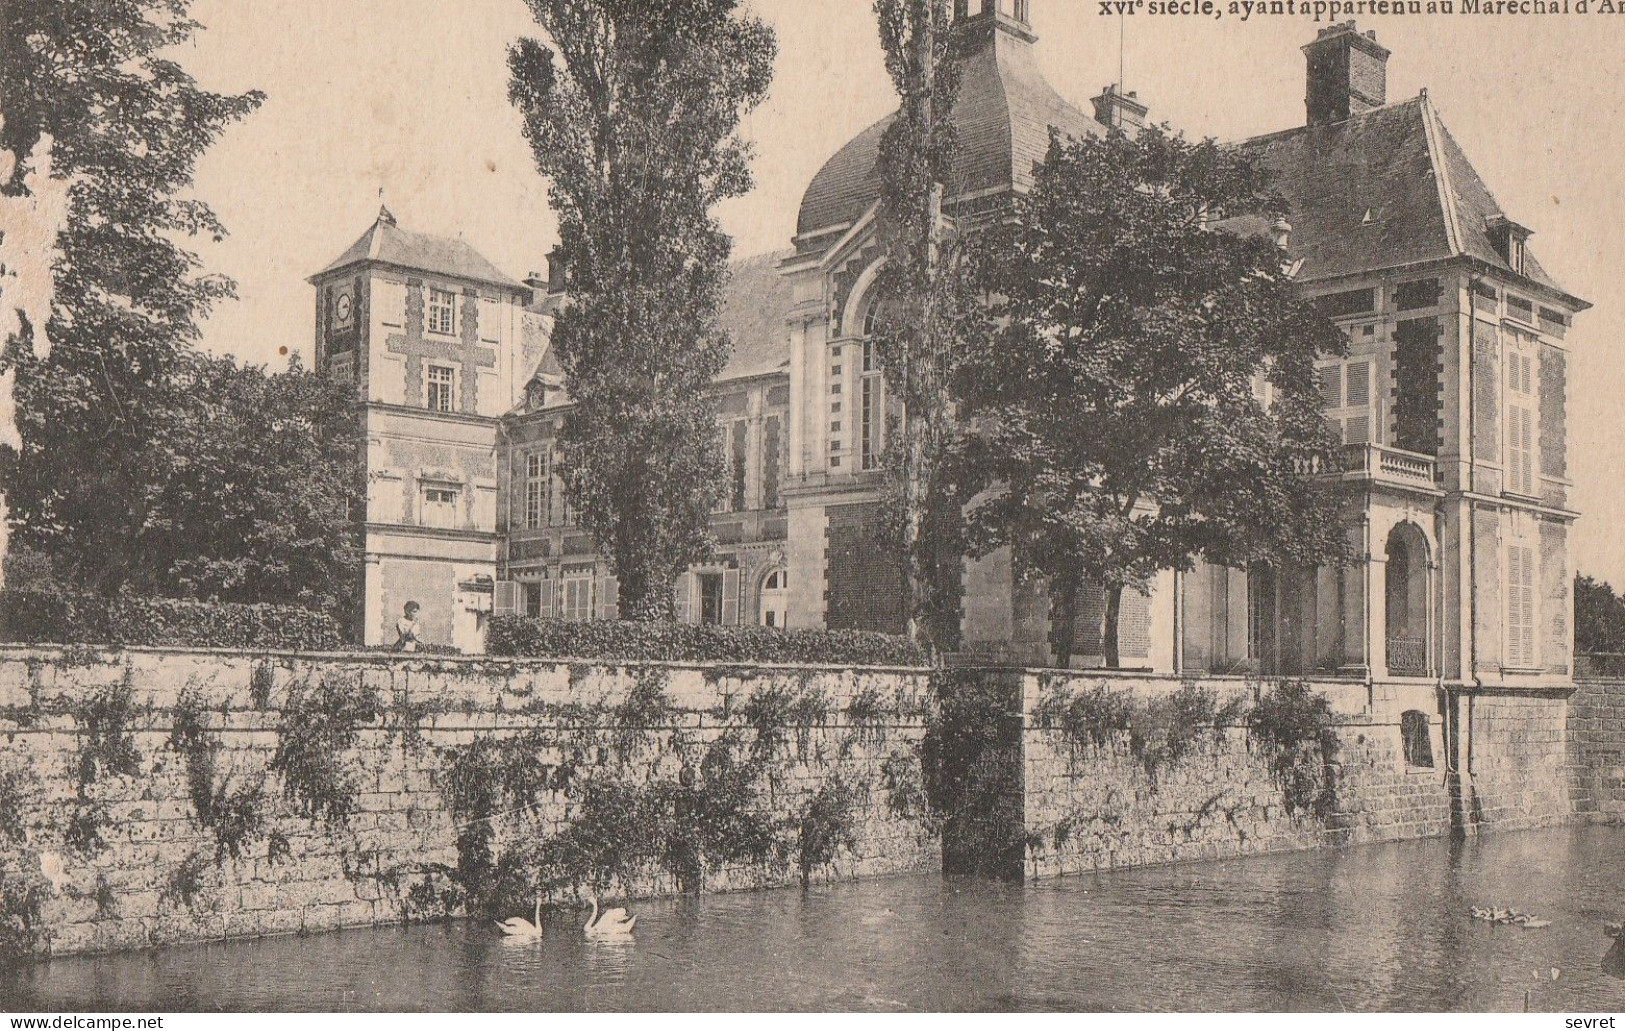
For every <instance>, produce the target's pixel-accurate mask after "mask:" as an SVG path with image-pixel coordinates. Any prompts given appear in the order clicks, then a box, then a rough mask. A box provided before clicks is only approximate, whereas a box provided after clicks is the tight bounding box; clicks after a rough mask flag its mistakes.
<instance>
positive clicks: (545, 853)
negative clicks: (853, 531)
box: [409, 670, 926, 912]
mask: <svg viewBox="0 0 1625 1031" xmlns="http://www.w3.org/2000/svg"><path fill="white" fill-rule="evenodd" d="M654 673H656V674H658V676H656V675H651V674H650V673H649V672H648V671H645V672H644V673H643V674H640V675H639V677H638V678H637V680H636V681H635V683H634V684H633V685H632V687H631V689H630V690H629V691H628V692H627V694H626V696H625V697H624V698H623V699H622V700H621V701H620V702H619V703H618V704H613V705H610V704H600V705H581V704H571V705H558V704H556V703H555V704H551V705H543V704H541V703H538V704H537V706H536V707H535V710H534V711H536V712H538V713H539V714H544V715H545V716H546V717H547V719H548V722H549V724H550V726H549V727H548V728H547V729H539V730H530V731H524V732H518V733H511V734H508V735H506V736H497V735H492V736H489V737H481V738H479V739H477V740H475V741H473V742H471V743H468V744H465V745H461V746H458V747H455V748H449V749H445V750H443V751H442V753H441V755H442V761H443V773H442V775H441V777H440V778H439V781H438V783H439V785H440V790H441V794H442V796H443V797H444V799H445V800H446V805H447V809H448V810H449V811H450V812H451V813H452V815H453V819H454V820H455V821H456V824H457V848H458V866H457V869H456V870H455V871H452V875H453V879H454V880H455V882H456V883H457V885H458V886H459V888H460V890H461V891H463V892H464V893H465V894H466V902H467V905H468V908H469V910H470V911H473V912H495V911H500V910H505V909H511V908H514V907H519V908H523V906H525V905H527V904H528V903H529V901H530V899H532V898H533V897H535V895H537V894H538V893H540V894H542V895H544V896H547V897H549V898H557V897H559V896H560V895H561V894H563V895H569V894H571V893H573V892H574V891H576V890H578V889H579V888H580V887H582V886H586V887H589V888H591V889H592V890H593V891H595V892H598V893H614V892H617V891H628V892H629V891H631V890H634V889H635V888H637V887H638V886H640V885H643V884H647V883H650V882H651V881H653V882H657V883H658V882H661V881H664V882H666V883H669V884H670V885H672V886H673V887H674V888H676V889H677V890H679V891H685V892H687V891H698V890H699V888H700V887H701V885H702V884H703V883H706V882H707V881H708V880H713V879H715V878H716V877H718V876H722V875H724V873H725V872H726V871H757V872H758V873H760V874H763V875H766V876H770V877H778V876H783V875H784V874H785V873H787V872H789V871H790V870H799V872H800V874H801V877H802V879H803V881H804V882H806V881H810V879H811V878H812V877H813V876H814V875H815V874H817V873H819V872H820V871H824V870H827V869H830V868H832V867H833V866H835V865H836V864H837V863H838V862H839V858H840V856H841V855H843V854H845V853H848V852H851V851H852V850H853V849H855V848H856V846H857V841H858V828H859V822H858V821H859V816H860V814H861V812H862V811H863V808H864V806H866V805H867V795H866V793H865V792H863V791H861V790H860V789H859V788H858V787H856V786H854V785H853V784H851V783H849V782H848V781H846V780H845V779H843V778H841V777H838V776H837V777H830V778H827V779H825V780H824V782H823V783H822V785H821V786H820V787H819V788H818V790H816V791H812V792H810V793H807V792H805V791H798V792H797V793H796V794H794V795H791V796H789V797H788V798H782V799H781V798H780V797H779V795H780V794H781V793H782V792H784V791H787V790H792V785H793V783H794V782H793V781H792V780H791V778H790V777H789V776H788V770H789V769H790V766H791V765H792V764H794V763H797V762H800V763H812V762H822V761H823V749H822V745H820V746H818V747H817V748H814V747H813V742H812V738H813V735H814V734H815V732H816V731H817V730H818V728H820V727H824V726H829V725H831V722H832V717H833V715H834V712H835V708H834V706H833V704H832V703H831V701H830V699H829V697H828V695H827V694H826V693H825V691H824V690H823V688H822V687H821V686H820V685H819V684H818V683H816V682H813V681H810V680H806V681H803V682H801V683H800V684H799V685H796V684H786V683H784V682H782V681H775V682H773V683H770V684H767V685H765V686H763V687H761V688H759V689H758V690H756V691H754V692H752V693H751V694H750V695H748V696H747V697H745V698H744V699H743V700H742V701H740V702H738V703H737V704H731V703H729V702H726V701H725V703H724V704H723V705H721V706H719V707H718V708H716V709H714V710H710V711H708V712H706V713H701V714H688V713H684V712H682V711H680V710H678V709H677V708H676V706H675V705H674V703H673V702H672V700H671V698H670V697H669V696H668V695H667V694H666V691H665V673H664V671H660V670H656V671H654ZM724 697H725V699H726V698H727V697H728V696H727V695H725V696H724ZM871 703H872V704H874V705H875V707H876V711H877V712H878V710H879V699H878V694H877V696H876V697H875V698H873V699H871V700H870V702H866V703H864V704H871ZM860 714H861V708H860ZM695 715H698V716H700V717H701V718H702V719H703V720H704V721H705V722H706V725H707V726H710V727H715V728H716V730H715V731H714V732H712V733H709V734H705V735H703V738H704V739H703V740H702V734H700V733H699V732H697V731H696V730H695V728H694V727H693V726H691V725H690V724H689V723H688V722H687V721H688V720H691V719H694V717H695ZM856 733H858V732H857V731H849V736H855V735H856ZM842 748H843V751H846V750H848V749H849V748H850V746H849V745H844V744H843V746H842ZM911 762H912V763H913V764H914V765H916V766H917V759H915V758H914V757H912V756H909V755H907V754H906V753H898V754H897V755H895V756H893V757H892V758H891V761H890V765H889V766H887V769H888V770H889V771H890V773H889V775H888V776H889V780H888V785H887V791H888V795H889V806H890V808H891V810H892V812H893V814H894V815H899V816H900V815H902V814H903V813H905V812H907V813H917V812H920V811H921V810H923V809H924V808H925V805H926V803H925V801H924V788H923V785H922V784H921V782H920V778H919V775H918V771H917V770H916V771H915V772H914V774H913V777H912V779H910V777H909V774H908V772H907V770H906V767H907V766H908V765H909V764H910V763H911ZM561 796H562V797H561ZM560 805H562V806H563V807H564V808H565V810H566V813H567V819H565V820H562V821H559V822H557V823H552V822H549V821H548V820H547V819H545V818H544V815H545V814H546V813H552V812H556V811H557V809H556V807H558V806H560ZM414 890H415V891H416V895H415V896H411V893H410V892H409V896H410V897H415V898H416V899H417V903H415V904H420V905H421V906H422V907H423V908H425V909H428V908H430V907H431V906H432V905H433V904H435V903H436V902H437V901H438V897H437V896H436V895H435V891H434V889H432V888H430V887H417V888H415V889H414ZM409 901H410V898H409Z"/></svg>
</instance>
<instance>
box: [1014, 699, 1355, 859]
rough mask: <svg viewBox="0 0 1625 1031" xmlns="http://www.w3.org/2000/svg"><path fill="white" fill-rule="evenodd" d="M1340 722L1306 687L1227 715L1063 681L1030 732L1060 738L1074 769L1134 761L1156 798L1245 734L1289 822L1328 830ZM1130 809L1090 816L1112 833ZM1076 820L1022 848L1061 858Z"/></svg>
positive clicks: (1121, 803)
mask: <svg viewBox="0 0 1625 1031" xmlns="http://www.w3.org/2000/svg"><path fill="white" fill-rule="evenodd" d="M1334 724H1335V720H1334V717H1333V714H1332V711H1331V705H1330V703H1329V702H1328V701H1327V699H1326V698H1325V697H1324V696H1323V695H1320V694H1318V693H1317V692H1315V691H1314V690H1313V689H1312V688H1310V686H1309V685H1308V684H1307V683H1304V682H1302V681H1292V680H1283V681H1280V682H1279V683H1277V684H1275V685H1273V686H1272V687H1271V688H1270V689H1269V690H1267V691H1258V692H1257V693H1256V698H1255V699H1253V700H1251V703H1250V704H1249V700H1248V699H1246V698H1243V697H1237V698H1232V699H1231V700H1230V701H1229V702H1226V703H1225V704H1223V705H1221V704H1219V702H1218V698H1217V695H1216V694H1215V693H1214V692H1212V691H1210V690H1208V689H1206V688H1203V687H1201V686H1199V685H1197V684H1194V683H1190V682H1187V683H1184V684H1182V685H1181V686H1180V688H1179V689H1178V690H1177V691H1175V692H1173V693H1172V694H1169V695H1164V696H1160V697H1156V698H1150V699H1146V698H1136V697H1134V696H1133V695H1131V694H1129V693H1128V692H1123V691H1113V690H1111V689H1109V688H1108V687H1107V686H1105V685H1097V686H1096V687H1094V688H1093V689H1090V690H1087V691H1074V690H1072V689H1071V688H1070V687H1068V686H1066V684H1065V683H1064V678H1060V677H1052V678H1049V680H1048V681H1047V683H1046V684H1045V688H1044V694H1043V697H1042V699H1041V701H1040V702H1039V704H1038V705H1037V706H1036V707H1035V708H1034V710H1033V725H1034V726H1035V727H1036V728H1037V729H1040V730H1047V731H1055V732H1058V733H1059V734H1060V736H1061V738H1062V739H1063V740H1064V741H1066V742H1067V744H1068V746H1069V763H1070V765H1072V766H1073V767H1074V768H1076V767H1077V766H1079V765H1080V764H1081V763H1083V762H1084V761H1087V760H1090V759H1096V758H1102V757H1110V756H1114V755H1127V756H1129V757H1131V758H1133V759H1134V760H1135V761H1136V762H1138V763H1139V765H1140V766H1141V768H1142V769H1143V770H1144V772H1145V774H1146V777H1147V779H1148V781H1149V787H1150V790H1151V792H1152V793H1155V792H1156V791H1157V790H1158V785H1159V781H1160V780H1162V779H1163V778H1165V777H1167V776H1168V775H1169V774H1170V773H1171V772H1173V771H1175V770H1178V769H1181V768H1186V767H1188V766H1189V764H1190V763H1192V762H1194V761H1198V758H1199V757H1202V756H1207V757H1210V758H1211V757H1216V756H1218V755H1220V754H1223V753H1224V752H1225V751H1226V750H1227V749H1228V748H1230V747H1232V745H1231V744H1230V738H1229V735H1228V734H1227V730H1229V729H1231V728H1243V729H1244V730H1245V731H1246V738H1245V740H1246V742H1247V744H1248V747H1249V749H1250V750H1252V751H1254V752H1256V753H1257V754H1258V755H1260V756H1261V758H1262V759H1263V761H1264V764H1265V766H1266V767H1267V769H1268V770H1269V774H1270V776H1271V778H1272V779H1273V780H1274V782H1275V784H1276V786H1277V787H1278V789H1279V790H1280V792H1281V800H1282V805H1283V807H1284V808H1285V809H1286V811H1287V813H1288V814H1290V815H1292V816H1305V817H1308V818H1310V819H1313V820H1316V821H1320V822H1323V823H1324V822H1326V821H1328V820H1330V819H1331V818H1332V817H1333V815H1334V814H1335V813H1336V812H1337V810H1338V807H1339V804H1338V797H1337V761H1336V759H1337V751H1338V739H1337V735H1336V732H1335V730H1334ZM1218 802H1219V796H1215V797H1214V798H1211V799H1209V800H1208V802H1207V804H1206V805H1204V806H1203V807H1201V809H1202V811H1201V812H1199V813H1198V814H1197V815H1198V818H1200V817H1202V816H1205V815H1206V814H1207V812H1208V811H1211V810H1212V809H1214V808H1215V807H1217V805H1218ZM1130 803H1131V800H1129V799H1119V800H1118V801H1117V804H1115V805H1113V804H1108V805H1105V806H1097V807H1096V811H1095V812H1093V813H1092V814H1091V815H1092V816H1093V817H1095V818H1098V819H1101V820H1104V821H1105V822H1107V823H1115V822H1117V821H1118V820H1121V819H1122V818H1123V816H1124V810H1126V808H1127V806H1128V805H1129V804H1130ZM1077 823H1078V819H1077V818H1076V817H1074V816H1068V817H1064V818H1062V819H1061V820H1060V821H1058V822H1057V823H1056V825H1055V827H1053V828H1051V829H1050V830H1049V831H1048V832H1043V831H1034V832H1032V833H1031V834H1029V835H1028V837H1029V839H1030V840H1028V841H1027V842H1026V843H1025V844H1026V847H1027V849H1028V850H1029V851H1036V850H1037V849H1040V848H1042V847H1044V846H1045V845H1046V844H1050V845H1053V847H1054V848H1055V849H1057V850H1059V849H1061V848H1062V847H1063V846H1064V845H1065V843H1066V842H1067V841H1068V840H1070V839H1071V837H1072V836H1073V833H1074V832H1075V830H1076V826H1075V825H1076V824H1077Z"/></svg>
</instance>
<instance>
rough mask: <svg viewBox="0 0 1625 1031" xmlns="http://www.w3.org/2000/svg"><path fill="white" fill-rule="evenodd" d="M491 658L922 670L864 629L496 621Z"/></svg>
mask: <svg viewBox="0 0 1625 1031" xmlns="http://www.w3.org/2000/svg"><path fill="white" fill-rule="evenodd" d="M485 648H486V651H487V652H488V653H490V654H491V655H503V656H515V657H522V658H556V659H597V660H606V661H611V662H613V661H634V660H640V659H641V660H654V661H666V662H795V663H808V664H816V665H844V666H923V665H925V664H926V657H925V654H924V653H923V652H922V651H921V650H920V649H919V648H918V647H916V646H915V645H914V644H913V643H912V642H911V641H909V640H908V639H907V638H904V637H898V636H895V635H892V634H877V633H871V632H869V631H863V630H775V629H774V628H772V627H765V626H717V625H714V624H695V623H634V622H629V621H623V620H614V619H608V620H594V621H587V622H572V621H567V620H561V619H532V618H528V617H525V616H495V617H493V618H492V619H491V622H490V625H489V627H488V628H487V629H486V632H485Z"/></svg>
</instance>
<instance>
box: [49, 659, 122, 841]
mask: <svg viewBox="0 0 1625 1031" xmlns="http://www.w3.org/2000/svg"><path fill="white" fill-rule="evenodd" d="M90 654H92V655H94V653H90ZM64 661H66V658H64ZM91 661H95V660H93V659H89V658H87V659H86V660H85V662H86V664H89V663H90V662H91ZM68 713H69V714H70V715H71V716H72V717H73V719H74V722H75V723H77V724H78V726H79V751H78V755H77V757H76V759H75V763H74V767H75V772H76V774H77V778H76V779H77V787H76V790H75V794H74V807H73V813H72V815H71V816H70V817H69V818H68V825H67V828H66V830H65V832H64V838H65V839H66V841H67V843H68V846H69V847H70V848H72V849H73V850H74V851H76V852H79V853H81V854H84V855H92V854H95V853H97V852H100V851H102V849H103V848H105V847H106V842H105V841H104V840H103V837H102V830H103V828H104V827H105V826H106V823H107V807H106V805H104V804H103V803H102V801H101V800H100V799H98V798H96V797H95V794H94V792H93V790H92V789H93V788H94V786H95V785H96V783H97V782H98V781H100V780H102V779H103V778H106V777H134V776H136V775H137V774H139V773H140V772H141V755H140V753H139V752H138V751H137V750H136V747H135V739H134V737H133V735H132V724H133V723H134V721H135V716H136V710H135V703H134V692H133V691H132V690H131V687H130V671H129V670H128V669H126V670H125V672H124V678H123V679H122V680H121V681H120V682H119V683H117V684H111V685H108V686H106V687H103V688H101V689H99V690H97V691H94V692H92V693H91V694H89V695H88V696H86V697H85V698H84V699H83V700H82V701H80V702H78V703H77V704H70V705H69V706H68Z"/></svg>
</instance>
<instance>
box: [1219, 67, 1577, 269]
mask: <svg viewBox="0 0 1625 1031" xmlns="http://www.w3.org/2000/svg"><path fill="white" fill-rule="evenodd" d="M1237 147H1238V148H1239V149H1241V150H1242V151H1244V152H1247V153H1249V154H1251V155H1253V156H1254V157H1255V158H1257V160H1258V161H1260V162H1261V163H1262V164H1263V165H1265V166H1266V167H1268V168H1270V169H1272V170H1274V172H1275V173H1276V175H1277V176H1278V177H1279V178H1278V186H1279V188H1280V190H1281V192H1282V193H1283V194H1284V195H1285V197H1286V199H1287V202H1288V204H1289V206H1290V211H1289V214H1288V217H1289V219H1290V220H1291V222H1292V236H1291V244H1290V251H1291V254H1292V256H1293V257H1294V258H1299V259H1302V261H1303V265H1302V267H1301V269H1300V271H1299V278H1300V279H1302V280H1314V279H1329V278H1334V277H1337V276H1343V275H1351V274H1358V273H1361V272H1369V271H1374V270H1378V269H1386V268H1394V267H1398V266H1403V265H1410V264H1417V263H1422V262H1428V261H1436V260H1444V259H1449V258H1456V257H1468V258H1472V259H1476V260H1478V261H1481V262H1483V263H1485V264H1487V265H1489V266H1491V267H1493V268H1497V269H1500V270H1502V271H1505V272H1506V273H1507V274H1508V275H1513V272H1512V270H1511V268H1510V267H1508V265H1507V263H1506V259H1504V258H1503V257H1502V256H1501V254H1500V253H1499V252H1498V251H1497V250H1496V248H1495V245H1494V244H1493V243H1492V242H1491V240H1490V236H1489V231H1488V223H1489V221H1490V219H1491V218H1493V217H1495V216H1502V217H1504V216H1505V213H1504V212H1503V211H1502V210H1501V206H1500V204H1499V203H1497V202H1496V200H1495V197H1494V195H1493V194H1491V193H1490V190H1489V187H1488V186H1486V185H1485V184H1484V180H1483V179H1482V178H1481V177H1480V176H1479V174H1478V172H1477V171H1476V170H1475V169H1474V168H1473V166H1472V164H1471V163H1470V162H1469V161H1468V160H1467V156H1466V155H1465V154H1464V153H1462V150H1461V147H1460V146H1459V145H1458V144H1457V143H1456V141H1455V139H1454V138H1453V137H1452V136H1451V135H1450V133H1449V131H1448V130H1447V129H1445V127H1444V124H1443V122H1442V121H1441V120H1440V119H1439V116H1438V113H1437V111H1435V110H1434V108H1433V107H1432V105H1431V103H1430V102H1429V101H1428V99H1427V95H1426V94H1425V93H1424V94H1423V95H1421V96H1419V97H1417V98H1415V99H1413V100H1407V101H1403V102H1401V103H1397V104H1392V105H1389V106H1387V107H1383V108H1378V109H1377V110H1374V111H1370V112H1367V113H1365V114H1359V115H1355V116H1353V117H1351V118H1349V119H1347V120H1345V121H1342V122H1337V123H1334V124H1331V125H1309V126H1300V127H1298V128H1295V129H1288V130H1285V131H1283V132H1276V133H1270V134H1268V135H1265V136H1258V137H1255V138H1253V139H1250V140H1245V141H1243V142H1241V143H1239V144H1237ZM1229 228H1232V229H1235V230H1238V231H1252V230H1262V229H1263V228H1264V226H1263V220H1261V219H1250V220H1244V219H1235V220H1232V222H1231V223H1229ZM1523 274H1524V276H1525V277H1526V278H1528V279H1530V280H1532V281H1533V282H1535V283H1536V284H1538V285H1540V286H1544V287H1547V288H1549V289H1552V290H1557V291H1559V292H1562V287H1560V286H1558V284H1557V283H1556V282H1555V281H1553V280H1552V278H1551V276H1550V275H1548V274H1547V272H1546V270H1545V269H1544V268H1542V267H1541V265H1540V263H1539V262H1538V261H1536V260H1535V259H1534V256H1533V255H1532V254H1529V253H1528V252H1527V251H1526V253H1525V259H1524V272H1523Z"/></svg>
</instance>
